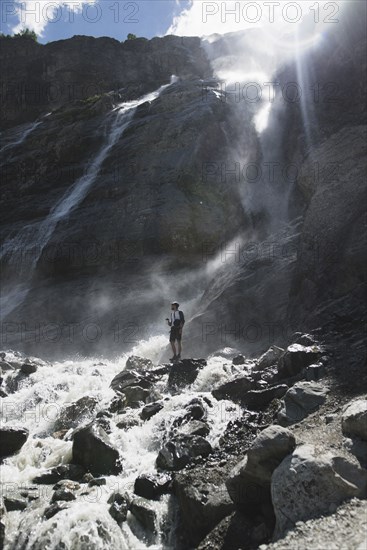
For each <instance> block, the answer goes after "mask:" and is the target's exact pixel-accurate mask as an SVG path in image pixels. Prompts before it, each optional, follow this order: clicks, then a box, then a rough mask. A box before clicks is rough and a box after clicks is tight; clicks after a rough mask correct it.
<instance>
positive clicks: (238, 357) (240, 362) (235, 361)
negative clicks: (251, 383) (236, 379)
mask: <svg viewBox="0 0 367 550" xmlns="http://www.w3.org/2000/svg"><path fill="white" fill-rule="evenodd" d="M245 362H246V359H245V357H244V356H243V355H241V354H240V355H236V356H235V357H233V359H232V365H243V364H244V363H245Z"/></svg>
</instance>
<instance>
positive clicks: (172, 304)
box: [171, 302, 180, 307]
mask: <svg viewBox="0 0 367 550" xmlns="http://www.w3.org/2000/svg"><path fill="white" fill-rule="evenodd" d="M179 305H180V304H179V303H178V302H171V306H177V307H178V306H179Z"/></svg>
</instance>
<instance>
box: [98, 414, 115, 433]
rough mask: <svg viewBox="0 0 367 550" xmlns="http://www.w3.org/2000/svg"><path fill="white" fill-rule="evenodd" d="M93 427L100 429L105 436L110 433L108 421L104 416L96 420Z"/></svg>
mask: <svg viewBox="0 0 367 550" xmlns="http://www.w3.org/2000/svg"><path fill="white" fill-rule="evenodd" d="M95 425H96V426H99V427H100V428H102V429H103V430H104V431H105V432H106V434H110V433H111V431H112V429H111V422H110V419H109V418H108V417H107V416H105V415H102V416H99V417H98V418H96V420H95Z"/></svg>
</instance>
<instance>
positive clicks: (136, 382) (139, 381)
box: [111, 371, 153, 394]
mask: <svg viewBox="0 0 367 550" xmlns="http://www.w3.org/2000/svg"><path fill="white" fill-rule="evenodd" d="M152 380H153V378H152V377H150V376H149V375H148V374H147V373H137V372H135V371H122V372H120V373H119V374H117V375H116V376H115V378H114V379H113V380H112V382H111V388H112V389H113V390H114V391H115V392H116V393H118V394H124V393H125V392H124V390H125V389H126V388H129V387H131V386H140V387H141V388H144V389H146V390H149V389H151V387H152Z"/></svg>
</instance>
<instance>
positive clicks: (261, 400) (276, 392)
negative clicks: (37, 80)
mask: <svg viewBox="0 0 367 550" xmlns="http://www.w3.org/2000/svg"><path fill="white" fill-rule="evenodd" d="M287 390H288V386H286V385H285V384H280V385H278V386H272V387H270V388H266V389H264V390H251V391H249V392H247V393H246V395H245V397H244V400H243V401H244V403H246V406H247V407H249V408H250V409H254V410H259V409H263V408H265V407H266V406H267V405H268V404H269V403H270V402H271V401H273V399H280V398H281V397H283V395H284V394H285V393H286V392H287Z"/></svg>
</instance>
